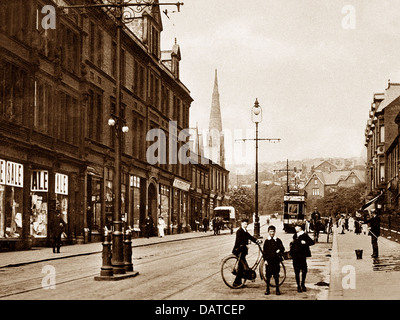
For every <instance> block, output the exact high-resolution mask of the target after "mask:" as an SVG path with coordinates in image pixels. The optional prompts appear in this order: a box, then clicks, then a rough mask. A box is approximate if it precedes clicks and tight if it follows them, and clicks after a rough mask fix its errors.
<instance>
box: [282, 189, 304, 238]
mask: <svg viewBox="0 0 400 320" xmlns="http://www.w3.org/2000/svg"><path fill="white" fill-rule="evenodd" d="M306 200H307V192H306V191H305V190H292V191H289V192H287V193H285V195H284V197H283V230H284V231H285V232H294V226H295V224H296V223H297V222H299V221H301V222H303V223H305V222H306V217H307V215H306Z"/></svg>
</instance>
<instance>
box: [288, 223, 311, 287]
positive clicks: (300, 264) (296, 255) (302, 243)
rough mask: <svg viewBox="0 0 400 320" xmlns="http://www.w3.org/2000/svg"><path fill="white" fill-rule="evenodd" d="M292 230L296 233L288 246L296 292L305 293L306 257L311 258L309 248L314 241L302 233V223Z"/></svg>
mask: <svg viewBox="0 0 400 320" xmlns="http://www.w3.org/2000/svg"><path fill="white" fill-rule="evenodd" d="M294 228H295V230H296V233H295V234H294V235H293V241H292V242H291V246H290V254H291V256H292V258H293V268H294V273H295V277H296V283H297V292H305V291H307V288H306V286H305V282H306V275H307V257H311V251H310V246H312V245H313V244H314V240H312V239H311V238H310V237H309V235H308V234H307V233H305V232H304V226H303V224H302V223H300V222H299V223H297V224H296V225H295V227H294ZM300 271H301V283H300Z"/></svg>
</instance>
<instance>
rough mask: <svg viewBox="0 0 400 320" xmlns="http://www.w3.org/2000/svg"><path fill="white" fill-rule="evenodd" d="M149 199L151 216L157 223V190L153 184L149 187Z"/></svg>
mask: <svg viewBox="0 0 400 320" xmlns="http://www.w3.org/2000/svg"><path fill="white" fill-rule="evenodd" d="M148 199H149V213H150V214H151V217H152V218H153V221H155V222H156V221H157V189H156V186H155V185H154V184H153V183H150V185H149V193H148Z"/></svg>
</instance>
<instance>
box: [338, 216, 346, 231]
mask: <svg viewBox="0 0 400 320" xmlns="http://www.w3.org/2000/svg"><path fill="white" fill-rule="evenodd" d="M345 223H346V222H345V220H344V217H343V215H342V216H341V217H340V218H339V223H338V226H339V228H341V229H342V232H340V234H344V229H345Z"/></svg>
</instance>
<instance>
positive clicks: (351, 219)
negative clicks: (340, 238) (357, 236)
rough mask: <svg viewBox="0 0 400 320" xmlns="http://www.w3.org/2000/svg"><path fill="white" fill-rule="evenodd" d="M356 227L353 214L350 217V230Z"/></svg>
mask: <svg viewBox="0 0 400 320" xmlns="http://www.w3.org/2000/svg"><path fill="white" fill-rule="evenodd" d="M354 229H355V221H354V218H353V217H352V216H350V217H349V231H350V232H353V231H354Z"/></svg>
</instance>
